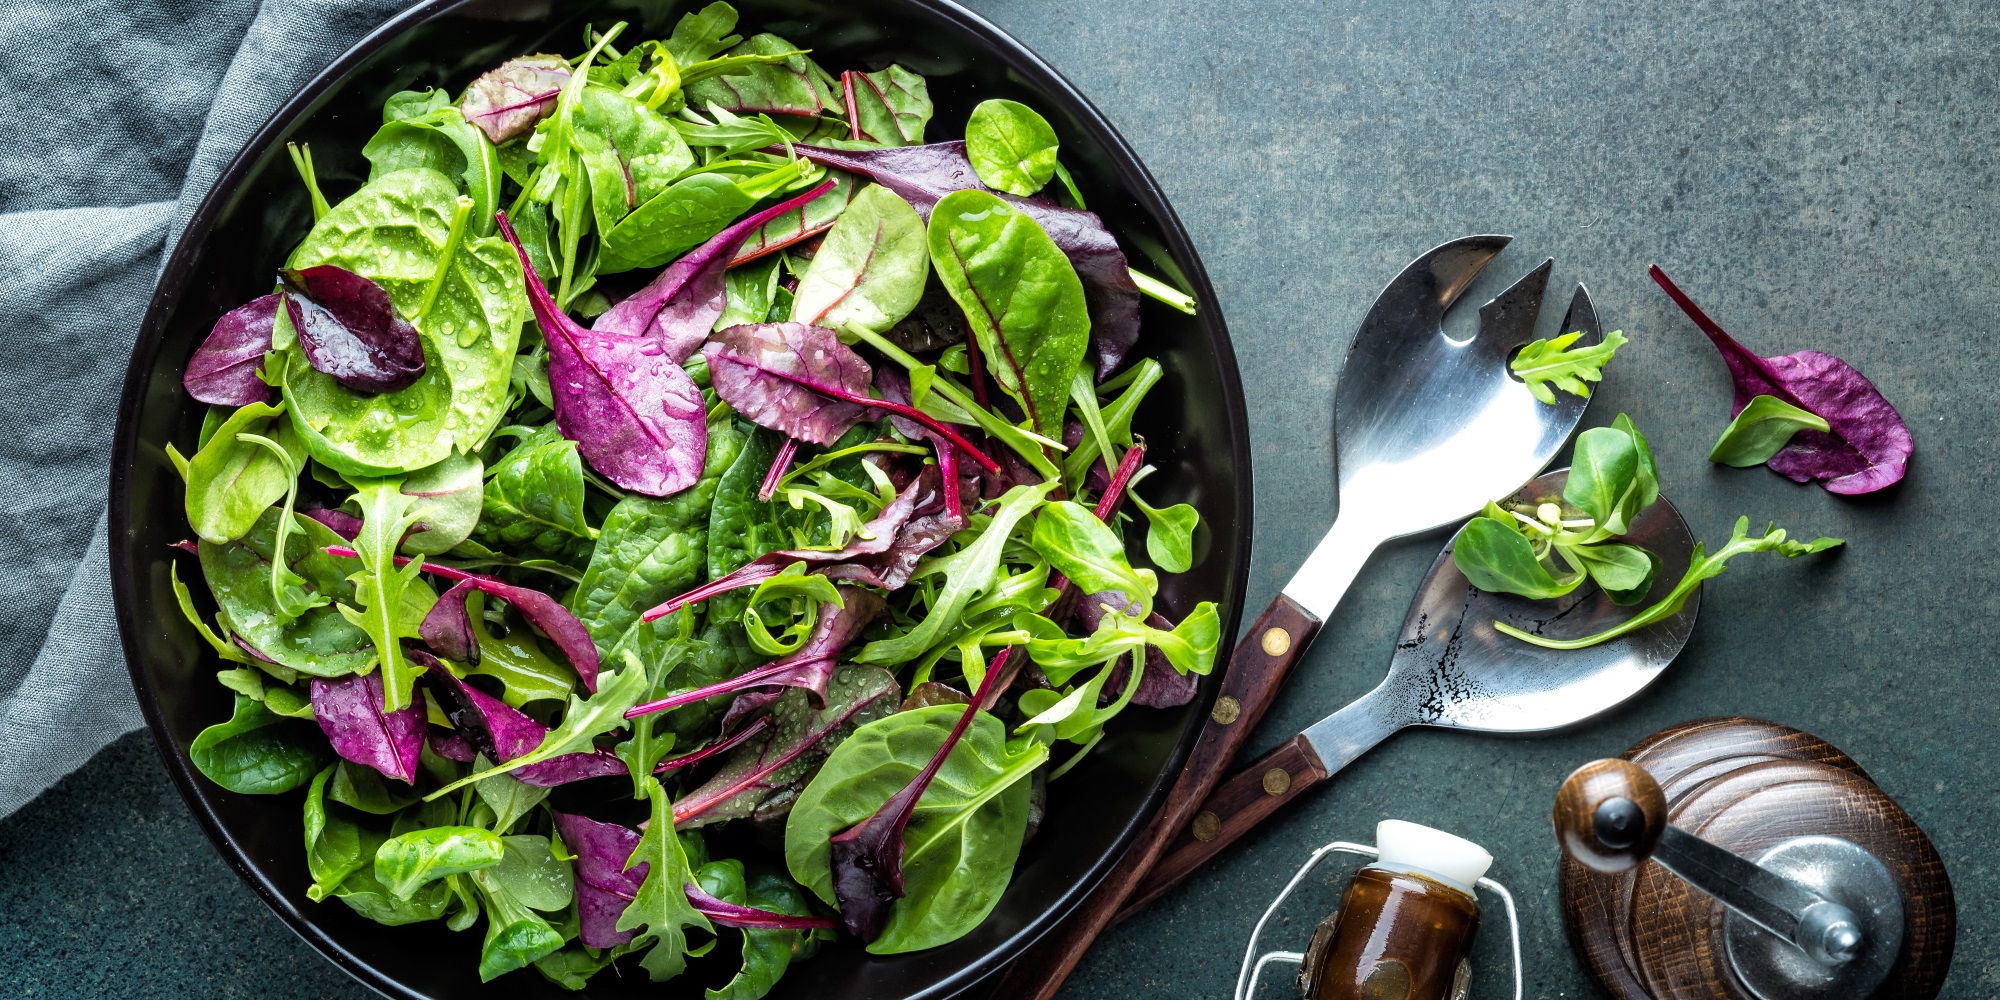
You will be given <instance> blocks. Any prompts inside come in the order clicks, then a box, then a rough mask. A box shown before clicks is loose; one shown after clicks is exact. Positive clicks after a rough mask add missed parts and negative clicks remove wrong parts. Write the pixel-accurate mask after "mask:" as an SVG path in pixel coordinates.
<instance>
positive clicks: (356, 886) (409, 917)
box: [335, 835, 452, 927]
mask: <svg viewBox="0 0 2000 1000" xmlns="http://www.w3.org/2000/svg"><path fill="white" fill-rule="evenodd" d="M377 839H378V840H379V835H378V838H377ZM370 856H371V857H372V856H373V855H370ZM335 894H336V895H338V896H339V897H340V901H341V902H343V903H346V904H347V907H348V909H351V910H353V911H354V912H356V913H358V914H360V915H362V916H364V917H367V918H368V919H370V920H373V921H375V922H376V923H378V924H382V925H384V926H387V927H400V926H402V925H404V924H415V923H422V922H424V921H427V920H436V919H438V918H439V917H442V916H444V911H445V907H447V906H449V905H450V904H451V900H452V894H451V889H450V887H449V886H447V885H446V884H445V882H444V881H442V880H440V881H436V882H431V883H428V884H426V885H425V886H423V887H422V888H420V889H418V890H417V891H416V893H415V894H413V895H412V896H411V897H410V898H409V899H407V900H405V899H399V898H397V896H396V894H395V893H392V892H390V891H389V889H388V887H386V886H384V885H383V884H382V883H381V881H380V880H379V879H377V878H376V877H375V868H374V865H373V864H369V865H364V866H363V867H362V868H361V869H360V870H358V871H356V872H355V873H354V874H352V875H349V876H347V880H346V881H344V882H342V883H341V884H340V888H339V889H337V890H335Z"/></svg>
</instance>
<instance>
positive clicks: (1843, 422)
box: [1649, 266, 1916, 495]
mask: <svg viewBox="0 0 2000 1000" xmlns="http://www.w3.org/2000/svg"><path fill="white" fill-rule="evenodd" d="M1649 273H1651V274H1652V276H1653V280H1654V281H1657V282H1659V284H1660V287H1661V288H1662V289H1665V290H1666V293H1667V297H1668V298H1671V299H1673V300H1674V304H1675V305H1677V306H1680V307H1681V311H1682V312H1685V313H1687V315H1688V318H1689V319H1692V320H1694V324H1695V326H1697V327H1700V328H1701V332H1703V333H1705V334H1707V335H1708V339H1709V340H1710V341H1712V342H1714V344H1715V347H1716V350H1718V351H1721V352H1722V361H1723V363H1724V364H1726V365H1728V366H1729V377H1730V378H1731V379H1732V380H1733V381H1734V382H1735V383H1736V402H1735V406H1734V407H1733V408H1732V409H1731V411H1730V412H1731V415H1732V416H1734V415H1735V414H1738V413H1741V412H1743V408H1744V407H1745V406H1748V405H1750V401H1751V400H1752V399H1755V398H1756V397H1758V396H1773V397H1776V398H1777V399H1779V400H1781V401H1783V402H1785V403H1789V404H1791V405H1793V406H1796V407H1798V408H1799V409H1802V410H1805V411H1806V412H1808V413H1812V414H1815V415H1817V416H1818V417H1820V419H1822V420H1825V421H1826V423H1827V427H1828V429H1827V430H1824V431H1819V430H1811V429H1806V430H1801V431H1799V432H1798V433H1797V434H1794V435H1793V436H1792V438H1791V440H1790V442H1789V443H1787V444H1786V445H1785V447H1784V448H1782V449H1780V450H1779V451H1778V453H1777V454H1776V455H1773V456H1771V458H1770V459H1769V460H1767V461H1766V462H1765V463H1764V465H1765V466H1766V467H1768V468H1769V469H1770V470H1771V471H1772V472H1776V473H1778V474H1779V475H1782V476H1785V477H1786V478H1788V479H1791V480H1793V481H1794V482H1800V483H1805V482H1812V481H1814V480H1819V481H1820V485H1821V486H1823V487H1825V488H1826V491H1827V492H1829V493H1842V494H1850V495H1852V494H1858V493H1873V492H1874V491H1876V490H1879V489H1882V488H1884V487H1887V486H1891V485H1894V484H1895V483H1897V482H1899V481H1900V480H1902V478H1903V473H1904V470H1905V468H1906V467H1907V466H1908V464H1909V460H1910V453H1911V452H1912V451H1913V450H1914V449H1915V447H1916V443H1915V441H1914V440H1913V439H1912V438H1911V437H1910V428H1909V427H1908V426H1907V425H1905V424H1904V423H1903V418H1902V416H1901V415H1900V414H1898V413H1897V412H1896V408H1895V407H1894V406H1892V405H1890V403H1889V401H1888V400H1887V399H1885V398H1883V396H1882V393H1881V392H1880V391H1879V390H1877V389H1876V388H1875V385H1874V383H1872V382H1870V381H1868V379H1867V378H1866V377H1864V376H1863V375H1862V374H1861V373H1860V372H1858V371H1855V370H1854V367H1853V366H1852V365H1849V364H1848V363H1847V362H1845V361H1842V360H1840V359H1839V358H1836V357H1834V356H1833V355H1831V354H1823V353H1821V352H1819V351H1799V352H1797V353H1795V354H1785V355H1780V356H1778V357H1774V358H1764V357H1759V356H1757V355H1755V354H1752V353H1750V351H1749V349H1747V348H1745V347H1744V346H1743V345H1742V344H1739V343H1737V342H1736V340H1735V338H1733V337H1731V336H1730V335H1729V334H1727V333H1725V332H1723V330H1722V327H1721V326H1720V325H1718V324H1717V323H1716V322H1715V321H1714V320H1712V319H1710V318H1708V314H1707V313H1704V312H1702V311H1701V308H1700V307H1699V306H1696V305H1695V304H1694V300H1693V299H1690V298H1688V296H1687V293H1685V292H1682V291H1681V290H1680V288H1679V287H1677V286H1675V285H1674V283H1673V282H1672V281H1670V280H1668V278H1667V275H1666V272H1664V271H1662V270H1660V269H1659V268H1658V267H1657V266H1655V267H1652V268H1650V269H1649Z"/></svg>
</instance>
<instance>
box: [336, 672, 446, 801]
mask: <svg viewBox="0 0 2000 1000" xmlns="http://www.w3.org/2000/svg"><path fill="white" fill-rule="evenodd" d="M382 702H383V690H382V673H381V671H379V670H378V671H372V672H370V673H367V674H353V675H349V676H347V677H342V678H339V679H338V680H326V679H324V678H319V677H315V678H313V682H312V705H313V718H315V719H317V720H318V721H319V728H320V729H321V730H322V731H324V732H325V733H326V738H327V742H329V743H331V744H333V752H334V753H337V754H339V755H341V756H342V757H345V758H347V759H348V760H351V761H353V762H355V763H356V764H366V765H368V766H369V767H372V768H374V769H375V770H377V771H380V772H382V774H383V775H384V776H386V777H390V778H397V779H400V780H402V781H407V782H411V783H415V781H416V780H417V757H418V755H419V754H421V753H422V752H423V748H424V707H423V703H422V702H421V701H413V702H412V703H410V704H408V705H405V706H403V707H402V708H400V709H397V710H396V711H393V712H385V711H383V710H382Z"/></svg>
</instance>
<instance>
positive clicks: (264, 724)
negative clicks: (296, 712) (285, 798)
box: [188, 694, 327, 795]
mask: <svg viewBox="0 0 2000 1000" xmlns="http://www.w3.org/2000/svg"><path fill="white" fill-rule="evenodd" d="M306 733H307V731H306V730H305V727H303V726H301V725H300V724H299V723H298V722H297V721H296V720H290V719H285V718H282V717H280V716H278V715H274V714H272V712H271V710H270V709H268V708H265V707H264V705H263V704H262V703H260V702H257V701H255V700H253V699H250V698H246V697H244V696H243V695H240V694H239V695H237V696H236V709H235V711H234V713H232V714H231V715H230V717H229V721H227V722H218V723H216V724H215V725H213V726H210V727H208V728H207V729H204V730H202V731H201V732H199V733H197V734H195V738H194V742H193V743H191V744H189V745H188V760H190V761H192V762H193V764H194V766H195V769H196V770H198V771H200V772H201V773H202V774H203V775H205V776H207V778H208V780H210V781H213V782H215V783H216V784H218V785H221V786H222V787H223V788H226V789H228V790H230V791H232V792H237V793H239V794H242V795H276V794H278V793H279V792H289V791H291V790H292V789H294V788H297V787H299V786H300V785H303V784H305V783H306V782H308V781H311V780H312V778H313V775H314V774H315V773H317V772H318V771H319V770H320V769H321V768H322V767H325V766H326V763H327V754H326V751H325V750H323V749H321V748H320V747H318V746H316V745H315V744H316V742H317V741H316V739H315V738H314V737H312V736H309V735H307V734H306Z"/></svg>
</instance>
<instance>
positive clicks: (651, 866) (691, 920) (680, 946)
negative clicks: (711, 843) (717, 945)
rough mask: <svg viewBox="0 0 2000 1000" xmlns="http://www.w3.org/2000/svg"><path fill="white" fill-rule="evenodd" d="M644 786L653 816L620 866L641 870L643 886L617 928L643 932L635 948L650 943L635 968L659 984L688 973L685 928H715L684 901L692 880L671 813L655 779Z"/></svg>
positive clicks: (665, 793) (662, 789) (636, 940)
mask: <svg viewBox="0 0 2000 1000" xmlns="http://www.w3.org/2000/svg"><path fill="white" fill-rule="evenodd" d="M645 784H646V797H647V800H648V801H649V802H650V803H651V805H652V816H651V818H650V821H649V822H648V823H647V824H646V832H645V833H644V834H643V835H641V837H640V838H639V846H638V848H637V849H635V850H633V852H632V856H631V857H630V858H628V859H626V861H625V865H624V868H625V870H626V871H630V870H631V869H633V868H635V867H637V866H639V865H645V866H646V869H647V870H646V874H645V881H644V882H642V883H640V885H639V891H638V892H637V893H636V894H635V895H634V896H633V897H632V903H631V905H630V906H627V907H626V908H625V912H624V913H622V914H620V915H619V917H618V923H617V925H616V928H617V929H618V930H620V931H638V930H640V929H641V928H643V929H644V933H642V934H640V935H639V936H638V937H637V938H635V939H634V940H633V943H634V945H635V946H637V947H646V942H647V941H648V940H650V941H651V942H652V945H651V947H650V948H648V949H647V951H646V954H645V956H644V957H643V958H641V959H640V960H639V965H640V967H641V968H643V969H645V970H646V973H647V974H648V975H649V976H651V977H652V979H653V981H654V982H656V983H657V982H664V981H666V980H668V979H672V978H673V977H675V976H678V975H680V974H681V972H682V971H683V970H685V969H686V968H687V957H686V956H687V931H686V928H689V927H698V928H700V929H702V930H706V931H712V930H714V929H715V927H714V925H713V924H710V923H709V922H708V918H707V917H704V916H702V915H701V913H699V912H697V911H696V910H695V908H694V906H693V905H692V904H691V903H689V902H688V896H687V890H686V889H685V888H684V886H686V885H687V883H689V882H690V881H693V874H692V872H690V871H689V869H688V859H687V854H686V853H685V852H684V851H683V850H682V849H681V840H680V837H679V836H678V835H677V834H676V833H675V831H674V813H673V809H672V803H670V802H669V801H668V800H667V791H666V789H664V788H661V787H660V782H659V780H658V779H655V778H650V777H649V778H646V779H645Z"/></svg>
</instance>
